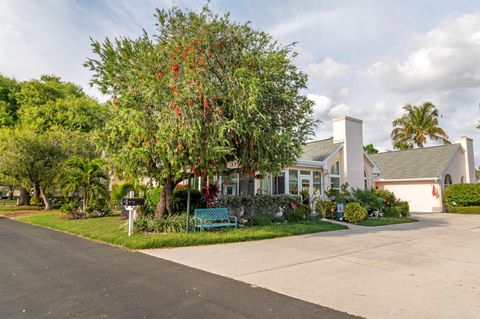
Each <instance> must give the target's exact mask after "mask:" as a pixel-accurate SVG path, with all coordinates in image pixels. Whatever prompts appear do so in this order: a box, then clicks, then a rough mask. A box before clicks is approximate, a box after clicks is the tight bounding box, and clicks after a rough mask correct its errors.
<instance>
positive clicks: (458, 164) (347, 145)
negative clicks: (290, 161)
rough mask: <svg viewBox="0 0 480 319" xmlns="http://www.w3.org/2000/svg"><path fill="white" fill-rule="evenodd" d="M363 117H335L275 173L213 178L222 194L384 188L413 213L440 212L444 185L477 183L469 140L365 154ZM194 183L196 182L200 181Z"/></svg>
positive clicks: (320, 192)
mask: <svg viewBox="0 0 480 319" xmlns="http://www.w3.org/2000/svg"><path fill="white" fill-rule="evenodd" d="M363 145H364V144H363V129H362V121H361V120H358V119H354V118H351V117H343V118H338V119H334V120H333V137H331V138H328V139H324V140H319V141H312V142H309V143H307V144H306V145H305V146H304V149H303V154H302V155H301V156H300V158H299V159H298V160H297V163H296V165H294V166H291V167H287V168H285V169H284V170H283V171H282V172H280V173H279V174H277V175H276V176H272V175H271V174H267V175H266V176H259V175H257V176H251V175H248V176H239V175H238V174H231V175H229V176H222V177H217V178H214V179H213V181H212V182H215V183H218V184H219V185H220V191H221V193H222V194H230V195H254V194H300V195H307V194H308V196H317V197H319V198H325V193H326V191H328V190H329V189H331V188H339V187H340V185H341V184H344V183H348V184H349V185H350V187H352V188H360V189H372V188H378V189H386V190H390V191H392V192H394V193H395V195H396V196H397V197H399V198H400V199H402V200H406V201H408V202H409V204H410V210H411V211H414V212H417V211H418V212H439V211H443V208H444V207H443V194H444V189H445V187H448V185H450V184H454V183H462V182H463V183H476V175H475V166H474V159H473V142H472V140H471V139H469V138H467V137H461V138H460V139H458V140H457V141H456V143H455V144H452V145H445V146H434V147H425V148H419V149H413V150H406V151H395V152H385V153H379V154H372V155H367V154H366V153H365V152H364V151H363ZM199 184H200V183H198V184H197V185H199Z"/></svg>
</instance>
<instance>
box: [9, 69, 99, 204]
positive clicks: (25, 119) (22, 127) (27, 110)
mask: <svg viewBox="0 0 480 319" xmlns="http://www.w3.org/2000/svg"><path fill="white" fill-rule="evenodd" d="M107 111H108V109H107V108H105V107H104V106H102V105H100V104H99V103H98V102H97V101H95V100H94V99H92V98H90V97H88V96H87V95H86V94H85V93H84V92H83V91H82V89H81V88H80V87H79V86H77V85H75V84H73V83H70V82H63V81H62V80H61V79H60V78H58V77H55V76H47V75H44V76H42V77H41V78H40V79H38V80H37V79H34V80H30V81H24V82H17V81H15V80H13V79H9V78H7V77H4V76H0V128H2V127H3V130H2V132H1V134H0V147H1V148H2V149H3V150H4V152H5V153H4V154H2V155H3V156H2V157H0V168H1V169H0V175H2V176H3V178H2V184H6V183H8V185H7V186H9V187H11V185H13V184H15V185H16V186H15V187H18V188H19V189H20V193H21V201H20V202H21V203H23V204H28V191H27V190H28V189H30V188H33V189H34V195H35V196H42V194H41V192H42V188H43V190H46V189H49V190H52V189H53V188H54V185H53V181H54V175H55V174H56V173H58V170H57V168H58V167H60V164H61V161H63V160H65V159H66V158H68V156H71V154H82V153H88V156H95V155H97V154H93V153H92V152H91V148H92V145H93V144H92V143H93V141H94V136H95V135H96V131H97V130H99V129H100V128H102V127H103V126H104V123H105V119H106V118H107V117H108V112H107ZM52 136H56V137H57V138H60V139H61V138H63V137H65V138H67V139H70V138H71V144H72V145H67V144H68V140H65V141H57V142H58V143H60V144H58V145H55V144H52V143H53V142H54V141H53V140H51V137H52ZM42 139H45V140H43V141H42ZM78 143H80V144H81V145H82V147H84V150H85V152H84V151H82V150H81V149H77V150H75V152H73V149H74V148H75V147H76V146H75V145H76V144H78ZM42 144H43V145H42ZM67 146H68V147H67ZM64 147H67V149H65V148H64ZM44 151H45V153H44V154H42V152H44ZM53 151H54V153H55V154H53V153H52V152H53ZM60 153H61V154H65V155H68V156H67V157H65V156H63V155H62V156H57V155H59V154H60ZM6 154H8V156H7V155H6ZM44 155H45V156H48V159H47V163H46V165H45V166H42V163H43V161H42V158H41V157H42V156H44ZM32 159H38V160H39V161H38V162H34V161H32ZM49 165H52V167H50V166H49ZM51 168H54V169H51ZM13 182H15V183H13ZM42 184H43V186H42ZM47 184H48V185H47ZM44 193H45V192H44ZM43 195H45V194H43ZM42 197H44V200H48V198H47V197H46V196H42ZM45 205H46V207H47V206H48V205H47V203H45Z"/></svg>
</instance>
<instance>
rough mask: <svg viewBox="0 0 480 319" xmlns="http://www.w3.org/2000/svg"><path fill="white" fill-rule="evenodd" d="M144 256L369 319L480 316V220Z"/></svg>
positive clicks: (436, 217)
mask: <svg viewBox="0 0 480 319" xmlns="http://www.w3.org/2000/svg"><path fill="white" fill-rule="evenodd" d="M415 217H417V218H418V219H419V220H420V222H418V223H411V224H401V225H392V226H384V227H374V228H367V227H360V226H357V227H351V229H349V230H341V231H334V232H328V233H318V234H311V235H303V236H295V237H289V238H279V239H271V240H263V241H256V242H247V243H235V244H225V245H213V246H202V247H186V248H176V249H155V250H146V251H144V253H146V254H149V255H153V256H157V257H161V258H165V259H168V260H171V261H175V262H177V263H181V264H184V265H188V266H191V267H195V268H199V269H202V270H205V271H208V272H211V273H214V274H218V275H222V276H226V277H229V278H234V279H237V280H240V281H243V282H247V283H250V284H254V285H257V286H261V287H265V288H268V289H270V290H273V291H276V292H280V293H283V294H286V295H289V296H292V297H296V298H300V299H303V300H306V301H309V302H312V303H316V304H321V305H323V306H327V307H331V308H334V309H338V310H342V311H346V312H348V313H351V314H355V315H360V316H365V317H368V318H382V319H384V318H463V319H467V318H479V317H480V216H475V215H452V214H421V215H417V216H415Z"/></svg>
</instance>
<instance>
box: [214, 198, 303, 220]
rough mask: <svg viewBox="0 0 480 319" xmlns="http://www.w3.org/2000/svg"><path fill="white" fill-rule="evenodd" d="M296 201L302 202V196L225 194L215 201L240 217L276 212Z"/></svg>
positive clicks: (298, 203) (297, 202) (218, 205)
mask: <svg viewBox="0 0 480 319" xmlns="http://www.w3.org/2000/svg"><path fill="white" fill-rule="evenodd" d="M291 203H294V204H295V205H297V206H298V205H300V204H301V198H300V196H298V195H256V196H249V195H247V196H235V195H223V196H221V197H219V198H218V200H217V202H216V203H215V206H216V207H226V208H228V210H229V211H230V213H231V214H232V215H235V216H237V217H240V216H242V215H246V216H249V217H253V216H254V215H255V214H261V213H265V214H272V215H273V214H275V213H277V212H278V211H279V208H280V207H282V208H284V209H287V207H288V206H289V205H290V204H291Z"/></svg>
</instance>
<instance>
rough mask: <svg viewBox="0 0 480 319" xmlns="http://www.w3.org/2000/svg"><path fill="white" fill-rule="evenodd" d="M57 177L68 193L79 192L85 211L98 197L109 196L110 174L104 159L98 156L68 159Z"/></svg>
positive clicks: (59, 183)
mask: <svg viewBox="0 0 480 319" xmlns="http://www.w3.org/2000/svg"><path fill="white" fill-rule="evenodd" d="M57 179H58V185H59V186H60V187H61V189H62V190H63V191H64V192H65V193H66V194H67V195H69V196H71V195H73V194H78V195H79V196H80V197H81V199H82V208H83V211H85V210H86V209H87V207H89V206H90V205H92V204H94V203H95V202H96V201H97V200H98V199H100V198H102V199H104V198H106V197H107V196H108V185H107V181H108V175H107V174H106V172H105V169H104V163H103V161H102V160H100V159H98V158H94V159H90V158H80V157H77V156H74V157H72V158H70V159H68V160H67V161H66V162H65V163H64V164H63V167H62V173H61V174H60V175H59V176H58V178H57Z"/></svg>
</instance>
